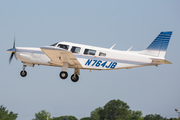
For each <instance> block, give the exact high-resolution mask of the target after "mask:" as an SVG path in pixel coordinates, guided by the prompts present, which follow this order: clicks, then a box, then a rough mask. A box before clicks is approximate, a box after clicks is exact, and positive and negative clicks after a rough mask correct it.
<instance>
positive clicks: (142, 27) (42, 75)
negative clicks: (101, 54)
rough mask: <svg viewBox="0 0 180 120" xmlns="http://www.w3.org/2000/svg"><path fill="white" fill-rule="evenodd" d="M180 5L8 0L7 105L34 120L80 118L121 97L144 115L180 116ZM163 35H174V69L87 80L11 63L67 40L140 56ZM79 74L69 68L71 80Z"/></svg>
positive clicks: (1, 7)
mask: <svg viewBox="0 0 180 120" xmlns="http://www.w3.org/2000/svg"><path fill="white" fill-rule="evenodd" d="M179 5H180V1H179V0H173V1H170V0H158V1H157V0H149V1H144V0H137V1H134V0H121V1H120V0H113V1H109V0H98V1H97V0H91V1H90V0H89V1H87V0H86V1H85V0H76V1H73V0H67V1H65V0H64V1H63V0H53V1H52V0H51V1H50V0H39V1H36V0H31V1H23V0H16V1H13V0H8V1H7V0H1V1H0V41H1V47H0V55H1V62H0V76H1V77H0V105H4V106H5V107H7V109H8V110H9V111H13V112H14V113H18V118H17V120H31V119H33V118H35V113H37V112H39V111H41V110H46V111H48V112H50V113H51V116H52V117H58V116H63V115H73V116H75V117H77V118H78V119H80V118H82V117H89V116H90V112H91V111H93V110H94V109H96V108H98V107H103V106H104V105H105V104H106V103H107V102H109V101H110V100H113V99H120V100H122V101H124V102H126V103H127V104H128V105H129V106H130V109H131V110H140V111H142V113H143V116H145V115H147V114H160V115H161V116H163V117H167V118H171V117H177V113H176V112H175V108H177V109H179V111H180V102H179V101H180V94H179V91H180V87H179V85H180V74H179V67H180V62H179V61H180V56H179V45H180V34H179V33H180V14H179V12H180V7H179ZM161 31H173V34H172V37H171V40H170V43H169V46H168V49H167V53H166V59H167V60H168V61H170V62H172V63H173V64H168V65H160V66H158V67H155V66H151V67H141V68H133V69H120V70H112V71H92V72H90V71H89V70H81V75H80V76H79V77H80V80H79V81H78V82H77V83H73V82H71V80H70V77H68V78H67V79H66V80H61V79H60V78H59V73H60V71H61V68H59V67H48V66H37V65H36V66H35V67H27V68H26V71H27V73H28V75H27V76H26V77H25V78H22V77H21V76H20V71H21V70H22V66H23V65H22V63H21V61H19V60H16V59H13V60H12V62H11V64H10V65H9V57H10V54H9V53H7V52H6V51H7V49H9V48H12V46H13V41H14V38H15V39H16V47H41V46H47V45H50V44H53V43H56V42H60V41H67V42H74V43H80V44H87V45H92V46H98V47H105V48H110V47H111V46H112V45H113V44H114V43H117V44H116V46H115V47H114V49H116V50H128V49H129V48H130V47H131V46H133V48H132V49H131V50H132V51H137V50H138V51H140V50H144V49H146V48H147V47H148V45H149V44H150V43H151V42H152V41H153V40H154V39H155V38H156V36H157V35H158V34H159V33H160V32H161ZM73 72H74V70H73V69H68V73H69V76H70V75H71V74H73Z"/></svg>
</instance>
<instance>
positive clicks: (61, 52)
mask: <svg viewBox="0 0 180 120" xmlns="http://www.w3.org/2000/svg"><path fill="white" fill-rule="evenodd" d="M41 50H42V51H43V52H44V53H45V54H46V55H47V56H48V57H49V58H50V59H51V61H49V63H51V64H55V65H59V66H62V65H63V63H65V62H66V63H68V64H69V67H74V68H82V66H81V64H80V63H79V61H78V60H77V58H76V57H75V56H74V54H73V53H72V52H71V51H67V50H65V49H62V48H57V47H53V46H45V47H41Z"/></svg>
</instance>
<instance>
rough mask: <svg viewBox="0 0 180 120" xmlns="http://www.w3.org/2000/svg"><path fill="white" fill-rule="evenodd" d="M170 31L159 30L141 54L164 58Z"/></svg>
mask: <svg viewBox="0 0 180 120" xmlns="http://www.w3.org/2000/svg"><path fill="white" fill-rule="evenodd" d="M171 35H172V31H169V32H161V33H160V34H159V35H158V36H157V37H156V39H155V40H154V41H153V42H152V43H151V44H150V45H149V46H148V47H147V48H146V49H145V50H143V51H142V52H141V54H145V55H150V56H155V57H161V58H164V56H165V54H166V50H167V47H168V44H169V40H170V38H171Z"/></svg>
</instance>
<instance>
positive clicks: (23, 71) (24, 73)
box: [20, 65, 27, 77]
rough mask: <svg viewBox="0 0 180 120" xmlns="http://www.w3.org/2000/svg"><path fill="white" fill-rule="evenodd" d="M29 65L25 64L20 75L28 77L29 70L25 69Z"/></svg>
mask: <svg viewBox="0 0 180 120" xmlns="http://www.w3.org/2000/svg"><path fill="white" fill-rule="evenodd" d="M26 67H27V66H26V65H23V70H22V71H21V72H20V75H21V76H22V77H26V75H27V72H26V71H25V68H26Z"/></svg>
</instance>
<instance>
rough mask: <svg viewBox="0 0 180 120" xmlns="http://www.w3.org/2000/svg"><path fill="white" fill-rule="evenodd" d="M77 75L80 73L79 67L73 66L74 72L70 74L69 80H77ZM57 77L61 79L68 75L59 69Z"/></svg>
mask: <svg viewBox="0 0 180 120" xmlns="http://www.w3.org/2000/svg"><path fill="white" fill-rule="evenodd" d="M63 70H64V69H63ZM65 70H67V69H65ZM78 75H80V69H78V68H75V69H74V74H73V75H72V76H71V80H72V81H73V82H77V81H78V80H79V76H78ZM59 77H60V78H61V79H66V78H67V77H68V73H67V71H61V72H60V74H59Z"/></svg>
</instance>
